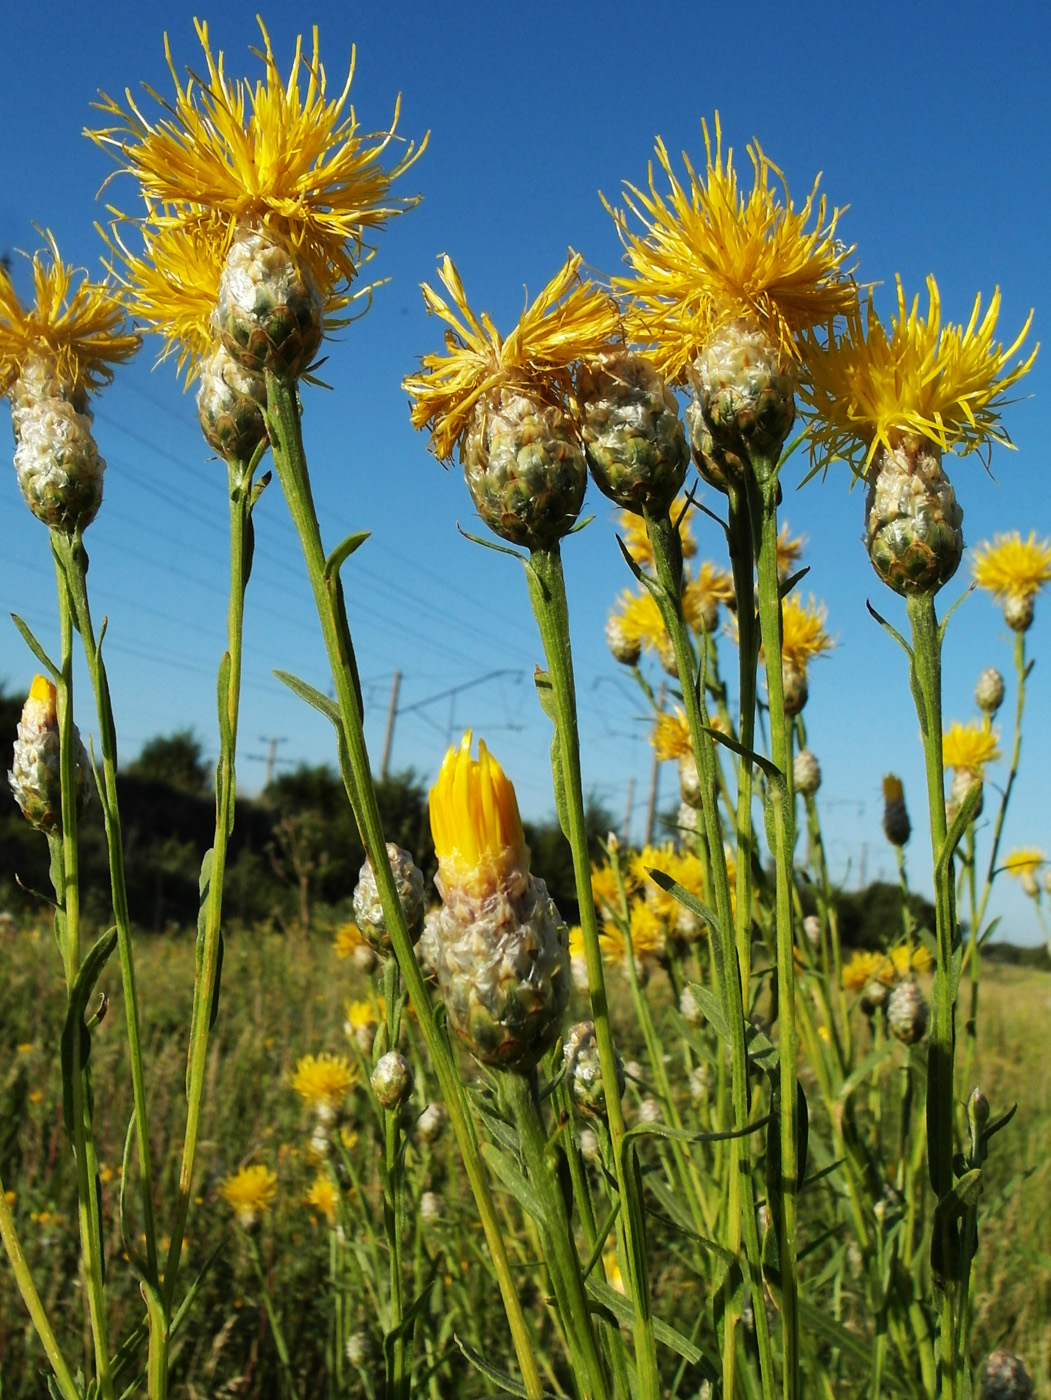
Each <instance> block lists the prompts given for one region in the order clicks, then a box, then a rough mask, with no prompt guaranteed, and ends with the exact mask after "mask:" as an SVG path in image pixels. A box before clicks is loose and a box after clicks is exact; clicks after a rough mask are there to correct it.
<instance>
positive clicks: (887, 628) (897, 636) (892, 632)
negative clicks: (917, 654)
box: [865, 598, 912, 661]
mask: <svg viewBox="0 0 1051 1400" xmlns="http://www.w3.org/2000/svg"><path fill="white" fill-rule="evenodd" d="M865 607H866V608H867V609H868V612H869V616H870V617H873V618H875V620H876V621H877V622H878V623H879V625H880V626H881V627H882V628H883V630H884V632H886V633H887V634H888V635H889V636H891V637H893V638H894V640H895V641H896V642H897V644H898V646H900V647H901V649H902V651H903V652H904V653H905V655H906V656H907V657H908V658H909V660H910V661H911V660H912V647H910V646H909V644H908V642H907V641H906V640H905V638H904V637H903V636H902V635H901V633H900V632H899V631H898V629H897V628H896V627H892V626H891V625H890V623H889V622H888V621H887V619H886V618H885V617H882V616H881V615H880V614H879V613H878V612H877V611H876V609H875V608H874V607H873V606H872V604H871V603H870V602H869V600H868V599H867V598H866V599H865Z"/></svg>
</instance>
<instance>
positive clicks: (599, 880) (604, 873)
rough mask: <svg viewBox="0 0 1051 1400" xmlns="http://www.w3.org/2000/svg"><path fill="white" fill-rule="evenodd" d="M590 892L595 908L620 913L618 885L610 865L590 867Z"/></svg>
mask: <svg viewBox="0 0 1051 1400" xmlns="http://www.w3.org/2000/svg"><path fill="white" fill-rule="evenodd" d="M591 893H592V896H593V897H594V900H595V905H596V907H597V908H599V909H602V910H610V911H612V912H613V913H614V914H619V913H620V887H619V885H618V884H617V876H616V872H615V871H614V869H613V867H612V866H611V865H593V866H592V867H591Z"/></svg>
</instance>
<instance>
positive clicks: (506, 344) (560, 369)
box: [402, 252, 620, 462]
mask: <svg viewBox="0 0 1051 1400" xmlns="http://www.w3.org/2000/svg"><path fill="white" fill-rule="evenodd" d="M581 262H582V259H581V257H580V254H579V253H573V252H570V254H569V256H568V257H567V258H566V261H565V262H564V263H563V265H562V268H561V269H560V271H559V272H557V273H556V274H555V276H554V277H553V278H552V279H551V281H550V282H549V283H548V284H547V286H546V287H545V288H544V289H543V291H542V292H541V293H540V294H539V296H538V297H537V298H536V299H535V300H534V301H533V302H532V303H531V304H530V305H529V306H528V307H527V308H526V310H525V311H524V312H523V313H522V316H521V318H520V319H519V321H518V324H517V325H516V326H515V327H514V329H513V330H512V331H511V332H510V333H509V334H508V335H507V336H506V337H505V336H502V335H501V334H500V332H499V331H498V330H497V329H496V327H495V326H494V325H493V322H492V319H491V318H490V316H489V314H488V312H485V311H483V312H482V313H481V315H476V314H475V313H474V312H473V311H472V310H471V308H470V306H469V305H468V302H467V294H466V293H465V292H464V289H463V283H462V282H461V281H460V274H459V273H458V272H457V270H456V267H455V265H454V263H453V261H452V259H451V258H450V257H448V256H446V257H444V258H443V259H442V264H441V266H440V268H439V269H438V276H439V277H440V279H441V281H442V284H443V286H444V287H445V289H446V291H447V292H448V294H449V300H446V299H445V298H444V297H442V296H440V295H439V294H438V293H437V292H436V291H435V290H434V288H433V287H431V286H429V285H428V284H427V283H426V282H424V283H423V284H422V286H423V299H424V302H425V303H426V306H427V310H428V311H429V312H431V313H432V314H434V315H437V316H438V317H440V318H441V320H443V321H444V322H445V323H446V325H447V326H448V327H449V329H448V330H447V331H446V332H445V353H444V354H430V355H424V356H423V357H422V359H421V361H420V364H421V366H422V368H421V371H420V373H418V374H412V375H408V376H407V377H406V378H405V380H404V381H403V386H402V387H403V388H404V389H405V390H406V392H407V393H408V394H410V395H411V396H412V399H413V405H412V424H413V427H414V428H429V429H430V433H431V438H430V446H431V450H432V451H433V452H434V454H435V456H436V457H437V458H438V459H439V460H440V461H442V462H448V461H451V459H452V455H453V452H454V450H455V449H456V448H460V449H461V450H462V448H463V445H464V439H465V438H466V436H467V433H468V430H469V429H470V428H471V426H472V423H473V422H474V421H475V417H476V413H477V412H480V413H482V414H483V415H484V413H485V411H486V400H487V398H488V397H489V396H490V395H492V394H494V393H495V392H496V391H497V390H500V389H511V390H513V391H515V392H516V393H520V394H522V395H523V396H524V397H526V398H530V399H533V400H534V401H535V402H537V403H543V404H552V405H554V406H555V407H557V408H560V409H564V408H565V407H566V405H567V403H568V401H569V399H570V397H571V396H572V393H573V384H574V375H575V367H576V364H577V362H578V361H580V360H581V359H583V358H587V357H589V356H594V355H598V354H600V353H601V352H602V351H603V350H606V349H608V348H609V346H610V345H611V344H612V343H613V342H614V341H615V340H617V339H618V338H619V336H620V316H619V312H618V310H617V305H616V303H615V302H614V301H613V299H612V298H611V297H609V296H607V295H606V293H605V292H601V291H599V289H598V288H597V287H595V286H594V285H593V283H591V282H589V281H588V280H587V279H586V278H583V277H581V275H580V265H581Z"/></svg>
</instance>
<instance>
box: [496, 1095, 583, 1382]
mask: <svg viewBox="0 0 1051 1400" xmlns="http://www.w3.org/2000/svg"><path fill="white" fill-rule="evenodd" d="M500 1087H501V1090H502V1091H503V1095H504V1098H505V1100H506V1102H507V1104H508V1107H509V1108H510V1110H511V1113H512V1116H513V1118H514V1122H515V1127H516V1128H517V1129H518V1141H519V1146H520V1148H521V1151H522V1158H523V1161H524V1163H525V1167H526V1170H527V1172H528V1173H529V1177H530V1179H531V1181H532V1183H533V1185H534V1186H535V1187H536V1189H537V1191H538V1192H539V1194H540V1198H541V1200H542V1201H543V1210H544V1214H543V1218H542V1219H541V1220H539V1221H538V1222H537V1223H538V1224H539V1226H540V1233H541V1238H542V1239H543V1242H544V1254H545V1258H546V1260H547V1264H548V1268H549V1270H550V1273H551V1279H552V1282H553V1284H554V1286H555V1292H556V1296H557V1298H558V1304H559V1311H560V1313H561V1315H562V1322H563V1325H564V1326H565V1328H566V1333H567V1336H568V1337H569V1338H570V1339H571V1341H570V1352H571V1359H572V1362H573V1364H574V1366H580V1367H581V1368H582V1370H583V1375H582V1376H581V1377H579V1381H580V1386H581V1391H582V1394H583V1395H584V1396H585V1397H587V1400H608V1397H609V1394H610V1391H609V1382H608V1380H607V1377H606V1368H605V1366H604V1364H603V1361H602V1356H601V1353H600V1352H599V1348H598V1342H597V1340H596V1337H595V1329H594V1327H593V1326H592V1323H591V1313H590V1310H589V1308H588V1299H587V1292H586V1290H585V1288H584V1280H583V1277H582V1275H581V1269H580V1259H579V1257H578V1255H577V1250H576V1245H575V1244H574V1242H573V1236H572V1232H571V1229H570V1224H569V1216H568V1214H567V1211H566V1202H565V1197H564V1196H563V1194H562V1186H561V1183H560V1182H559V1180H558V1177H557V1176H556V1174H555V1172H554V1170H553V1168H552V1165H551V1160H550V1157H549V1155H548V1145H547V1133H546V1131H545V1129H544V1123H543V1119H542V1118H541V1116H540V1102H539V1099H538V1097H537V1084H536V1071H535V1070H529V1071H526V1072H519V1071H516V1070H508V1071H506V1072H505V1073H504V1074H502V1075H501V1076H500Z"/></svg>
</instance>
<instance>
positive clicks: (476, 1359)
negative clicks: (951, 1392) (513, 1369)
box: [453, 1332, 561, 1400]
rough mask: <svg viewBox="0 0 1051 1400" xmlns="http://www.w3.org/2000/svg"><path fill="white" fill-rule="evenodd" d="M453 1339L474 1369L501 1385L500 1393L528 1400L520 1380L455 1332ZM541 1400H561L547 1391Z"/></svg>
mask: <svg viewBox="0 0 1051 1400" xmlns="http://www.w3.org/2000/svg"><path fill="white" fill-rule="evenodd" d="M453 1340H454V1341H455V1343H456V1345H457V1346H458V1347H459V1348H460V1350H461V1351H462V1352H463V1354H464V1356H465V1357H466V1358H467V1360H468V1361H469V1362H470V1363H471V1365H472V1366H473V1367H474V1368H475V1370H477V1371H480V1372H481V1373H482V1375H483V1376H485V1378H486V1380H490V1381H492V1382H493V1384H494V1385H499V1386H502V1387H503V1389H502V1390H501V1391H500V1392H499V1394H500V1395H511V1396H514V1397H515V1400H528V1397H529V1391H528V1390H526V1388H525V1386H524V1385H523V1384H522V1382H521V1381H519V1380H516V1379H515V1377H514V1376H511V1375H508V1373H507V1372H506V1371H501V1370H500V1368H499V1367H498V1366H494V1365H493V1363H492V1362H491V1361H488V1360H487V1359H486V1358H485V1357H484V1356H483V1355H482V1354H481V1352H479V1351H475V1349H474V1347H472V1346H469V1345H468V1344H467V1342H465V1341H464V1339H463V1338H462V1337H461V1336H459V1335H458V1334H457V1333H456V1332H454V1333H453ZM542 1400H561V1397H556V1396H552V1395H551V1394H550V1392H549V1391H544V1392H543V1396H542Z"/></svg>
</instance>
